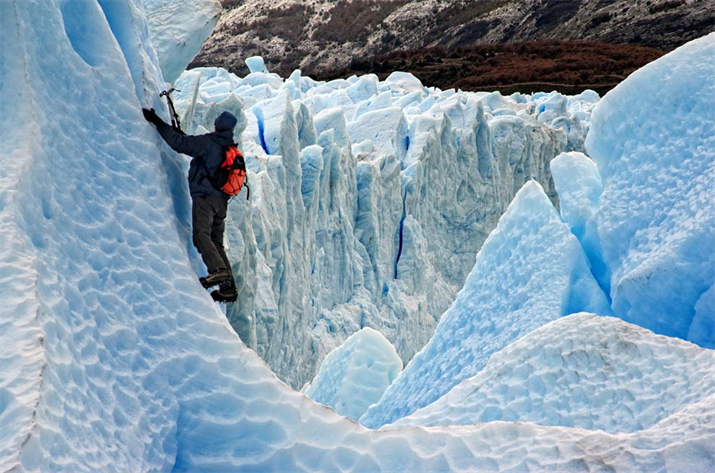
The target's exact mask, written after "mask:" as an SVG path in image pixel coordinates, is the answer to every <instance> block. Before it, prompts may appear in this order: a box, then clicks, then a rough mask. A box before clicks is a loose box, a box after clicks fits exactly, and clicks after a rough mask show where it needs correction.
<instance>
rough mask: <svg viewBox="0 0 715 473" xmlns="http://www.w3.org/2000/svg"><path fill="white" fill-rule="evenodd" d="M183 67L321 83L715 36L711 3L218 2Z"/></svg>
mask: <svg viewBox="0 0 715 473" xmlns="http://www.w3.org/2000/svg"><path fill="white" fill-rule="evenodd" d="M223 1H224V4H225V5H226V6H227V7H228V8H230V9H229V10H228V11H227V12H226V13H225V14H224V16H223V18H222V19H221V20H220V22H219V24H218V26H217V28H216V30H215V31H214V33H213V35H212V36H211V37H210V38H209V39H208V40H207V41H206V43H205V44H204V48H203V50H202V51H201V53H200V54H199V55H198V56H197V57H196V59H195V60H194V62H193V63H192V66H202V65H213V66H217V65H218V66H222V67H224V68H226V69H228V70H230V71H232V72H236V73H238V74H245V73H246V72H247V69H246V68H245V65H244V64H243V59H244V58H246V57H249V56H251V55H261V56H263V57H264V59H265V60H266V64H267V66H268V68H269V69H270V70H272V71H275V72H279V73H281V74H284V75H286V74H290V72H292V71H293V70H294V69H297V68H300V69H302V70H303V71H304V72H306V73H309V74H311V75H313V76H317V77H320V76H321V73H322V72H323V71H326V70H335V69H341V68H345V67H348V66H349V64H350V63H351V61H353V60H365V59H369V58H372V57H376V56H380V55H385V54H389V53H392V52H394V51H406V50H416V49H421V48H425V47H431V46H445V47H448V48H451V47H461V46H472V45H476V44H487V43H515V42H523V41H540V40H589V41H600V42H605V43H614V44H633V45H640V46H648V47H652V48H657V49H661V50H665V51H667V50H671V49H674V48H676V47H678V46H680V45H681V44H684V43H686V42H688V41H690V40H692V39H695V38H697V37H700V36H703V35H705V34H707V33H710V32H712V31H715V0H637V1H633V0H598V1H593V0H519V1H517V0H470V1H467V0H427V1H425V0H379V1H378V0H316V1H314V2H312V3H306V2H304V1H302V0H279V1H276V0H252V1H250V2H249V1H239V0H223Z"/></svg>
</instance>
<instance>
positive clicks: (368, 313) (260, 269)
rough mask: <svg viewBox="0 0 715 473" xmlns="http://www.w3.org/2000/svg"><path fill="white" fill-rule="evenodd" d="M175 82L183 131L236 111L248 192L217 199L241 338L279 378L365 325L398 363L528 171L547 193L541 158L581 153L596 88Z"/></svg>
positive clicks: (300, 375)
mask: <svg viewBox="0 0 715 473" xmlns="http://www.w3.org/2000/svg"><path fill="white" fill-rule="evenodd" d="M248 62H249V64H250V65H251V67H252V70H253V71H254V72H252V73H250V74H249V75H248V76H246V77H243V78H239V77H236V76H235V75H233V74H230V73H228V72H226V71H225V70H223V69H216V68H213V69H212V68H199V69H194V70H191V71H187V72H185V73H184V74H183V75H182V76H181V78H180V79H179V80H178V81H177V83H176V87H177V88H178V89H181V91H182V92H181V93H180V94H178V95H177V107H178V109H179V110H180V113H181V115H182V123H184V124H185V127H186V128H187V131H188V132H190V133H198V132H203V131H206V130H207V129H210V128H211V126H212V123H213V119H214V118H215V117H216V116H217V115H218V113H220V111H222V110H230V111H232V112H233V113H235V114H236V115H237V116H238V117H239V127H238V129H237V131H236V134H235V136H236V140H237V142H239V143H240V145H241V147H242V149H243V151H244V153H245V154H247V156H248V165H249V168H250V171H251V172H249V184H250V186H251V196H252V198H251V201H250V202H245V200H244V199H243V198H241V197H240V196H239V198H236V199H235V200H234V201H233V202H232V203H231V206H230V211H229V213H230V220H229V222H228V233H229V237H228V243H229V247H230V249H229V256H230V258H231V260H232V262H233V265H234V267H233V270H234V273H235V274H236V275H238V279H237V284H238V288H239V300H240V301H241V304H237V305H236V306H233V307H230V308H229V309H228V317H229V320H230V321H231V324H232V325H233V327H234V328H235V329H236V331H237V332H238V334H239V335H240V336H241V339H242V340H244V341H245V342H246V343H247V344H248V345H249V347H251V348H254V349H255V350H256V351H257V352H258V353H259V355H260V356H261V357H262V358H264V359H265V360H266V361H267V362H268V364H269V365H270V366H271V367H272V368H273V369H274V370H275V372H276V373H277V374H278V375H279V377H281V379H284V380H285V381H287V382H288V383H289V384H291V385H292V386H293V387H295V388H298V387H300V386H302V385H303V384H304V383H305V382H307V381H310V379H312V377H313V375H314V374H315V372H316V371H317V368H318V366H319V364H320V362H321V361H322V359H323V358H324V357H325V355H326V354H327V353H329V352H330V351H331V350H333V349H335V348H336V347H337V346H339V345H340V344H341V343H342V342H343V341H344V340H345V339H346V338H347V337H348V336H349V335H350V334H352V333H354V332H356V331H358V330H359V329H361V328H363V327H372V328H375V329H377V330H379V331H380V332H381V333H383V334H384V335H385V336H386V337H387V338H388V340H390V342H391V343H392V344H393V345H394V346H395V348H396V349H397V352H398V353H399V354H400V356H401V357H402V359H403V360H405V361H408V360H410V359H411V358H412V356H413V355H414V353H416V352H417V351H418V350H419V349H420V348H422V346H423V345H424V344H425V343H427V341H428V340H429V337H430V336H431V334H432V333H433V330H434V327H435V326H436V324H437V320H438V319H439V317H440V315H441V314H442V313H443V312H444V311H445V310H446V309H447V308H448V307H449V304H451V302H452V301H453V300H454V297H455V295H456V294H457V292H458V291H459V289H460V288H461V287H462V285H463V284H464V280H465V278H466V276H467V274H468V273H469V272H470V271H471V269H472V266H473V265H474V258H475V256H476V253H477V251H478V250H479V248H480V247H481V245H482V243H483V241H484V240H485V238H486V236H487V235H488V234H489V232H490V231H491V230H492V229H493V228H494V227H495V226H496V223H497V221H498V219H499V217H500V216H501V214H502V213H503V212H504V210H505V209H506V207H507V205H508V204H509V202H510V201H511V199H512V197H513V196H514V194H515V193H516V191H517V190H518V189H519V188H520V187H521V186H522V185H523V184H524V183H525V182H526V181H528V180H529V179H534V180H537V181H538V182H540V183H541V184H542V185H543V186H544V188H545V189H546V192H547V194H548V195H549V197H550V198H551V199H552V201H554V202H555V201H556V194H555V190H554V188H553V183H552V180H551V175H550V170H549V161H550V160H551V159H552V158H553V157H555V156H556V155H557V154H559V153H560V152H561V151H568V150H573V149H577V150H578V149H580V150H583V140H584V137H585V134H586V131H587V130H588V121H589V118H590V111H591V109H592V108H593V106H594V105H595V103H596V102H597V100H598V96H597V95H596V94H595V93H584V94H581V95H580V96H575V97H565V96H563V95H560V94H557V93H551V94H535V95H521V94H515V95H513V96H510V97H503V96H501V95H500V94H498V93H493V94H486V93H478V94H475V93H465V92H461V91H455V90H448V91H440V90H438V89H434V88H427V87H424V86H423V85H422V84H421V83H420V82H419V80H417V79H416V78H415V77H414V76H412V75H410V74H406V73H400V72H397V73H394V74H392V75H391V76H390V77H388V78H387V79H386V80H385V81H378V79H377V77H376V76H374V75H366V76H362V77H350V78H348V79H339V80H334V81H331V82H328V83H321V82H315V81H313V80H311V79H310V78H308V77H303V76H301V74H300V71H295V72H294V73H293V74H292V75H291V76H290V77H289V78H288V79H283V78H280V77H279V76H277V75H275V74H270V73H267V72H265V66H264V65H263V62H262V61H261V60H260V58H249V61H248Z"/></svg>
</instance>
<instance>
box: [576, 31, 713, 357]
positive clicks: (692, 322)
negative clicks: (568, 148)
mask: <svg viewBox="0 0 715 473" xmlns="http://www.w3.org/2000/svg"><path fill="white" fill-rule="evenodd" d="M714 77H715V33H712V34H710V35H708V36H705V37H703V38H700V39H698V40H695V41H691V42H690V43H688V44H687V45H685V46H683V47H681V48H678V49H677V50H676V51H673V52H671V53H669V54H668V55H666V56H665V57H663V58H662V59H660V60H658V61H655V62H653V63H651V64H649V65H647V66H645V67H643V68H642V69H640V70H638V71H636V72H635V73H633V74H632V75H631V76H630V77H629V78H628V80H627V81H625V82H623V83H622V84H620V85H619V86H618V87H616V88H615V89H614V90H613V91H612V92H610V93H609V94H608V97H607V98H604V99H603V100H601V101H600V102H599V103H598V105H596V107H595V110H594V114H593V118H592V124H591V132H590V133H589V134H588V137H587V139H586V148H587V150H588V154H589V156H590V157H591V158H593V160H594V161H595V162H596V164H597V165H598V169H599V171H600V175H601V177H602V180H603V193H602V194H601V197H600V200H599V205H598V209H597V210H596V212H595V214H594V215H593V216H592V217H591V218H590V223H588V224H587V227H589V226H590V227H593V230H592V232H591V234H590V235H588V234H587V236H586V237H587V239H589V241H592V242H596V243H597V244H596V245H595V246H593V245H590V246H592V247H591V248H588V249H587V252H588V253H589V255H590V257H591V259H592V261H593V262H594V266H596V267H602V268H603V270H602V271H600V272H599V282H600V283H601V285H602V286H603V288H604V290H605V291H606V293H607V294H608V295H609V297H610V298H611V300H612V301H613V302H612V307H613V310H614V312H615V313H616V314H618V316H619V317H621V318H623V319H624V320H626V321H628V322H631V323H634V324H636V325H640V326H642V327H646V328H649V329H651V330H653V331H654V332H656V333H660V334H663V335H669V336H672V337H679V338H684V339H689V340H692V341H697V342H698V343H699V344H701V345H702V346H705V347H708V348H715V306H713V305H712V304H707V303H706V302H704V303H699V301H700V300H701V299H703V300H707V298H708V297H710V299H712V296H708V294H712V291H713V285H714V284H715V252H714V251H713V248H715V225H713V222H715V191H714V190H713V182H715V119H714V118H715V112H714V110H715V79H713V78H714Z"/></svg>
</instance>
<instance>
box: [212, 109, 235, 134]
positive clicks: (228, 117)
mask: <svg viewBox="0 0 715 473" xmlns="http://www.w3.org/2000/svg"><path fill="white" fill-rule="evenodd" d="M237 122H238V120H236V117H234V116H233V114H232V113H230V112H223V113H221V115H219V116H218V117H216V120H214V128H215V129H216V131H226V130H229V131H233V129H234V128H235V127H236V123H237Z"/></svg>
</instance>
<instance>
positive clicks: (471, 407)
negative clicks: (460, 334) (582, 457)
mask: <svg viewBox="0 0 715 473" xmlns="http://www.w3.org/2000/svg"><path fill="white" fill-rule="evenodd" d="M713 367H715V351H713V350H707V349H703V348H700V347H698V346H697V345H693V344H691V343H688V342H685V341H682V340H680V339H677V338H669V337H664V336H661V335H655V334H653V333H652V332H650V331H649V330H646V329H643V328H640V327H637V326H635V325H631V324H628V323H626V322H623V321H622V320H620V319H616V318H612V317H601V316H596V315H593V314H577V315H571V316H568V317H563V318H560V319H557V320H555V321H554V322H551V323H549V324H547V325H544V326H543V327H540V328H538V329H537V330H534V331H533V332H531V333H530V334H528V335H527V336H525V337H523V338H522V339H520V340H518V341H517V342H515V343H512V344H511V345H509V346H508V347H507V348H505V349H503V350H501V351H499V352H497V353H496V354H494V356H492V358H491V359H490V360H489V363H487V365H486V366H485V367H484V369H483V370H482V371H481V372H480V373H479V374H478V375H477V376H475V377H473V378H469V379H467V380H465V381H463V382H462V383H460V384H459V385H458V386H457V387H455V388H454V389H453V390H451V391H450V392H449V393H448V394H446V395H445V396H444V397H442V398H441V399H439V400H438V401H437V402H435V403H433V404H431V405H429V406H427V407H425V408H423V409H420V410H418V411H416V412H415V413H413V414H412V415H411V416H409V417H406V418H403V419H400V420H399V421H397V422H395V423H394V424H392V425H391V426H390V428H393V427H406V426H418V425H419V426H435V425H470V424H477V423H480V422H491V421H495V420H503V421H518V422H533V423H535V424H539V425H561V426H565V427H577V428H582V429H590V430H602V431H605V432H609V433H614V434H615V433H619V432H637V431H640V430H644V429H648V428H650V427H652V426H654V425H656V424H657V423H658V422H660V421H662V420H664V419H666V418H668V417H669V416H671V415H674V414H676V413H677V412H680V411H681V410H683V409H684V408H686V407H687V406H689V405H691V404H697V403H698V402H703V401H707V400H708V399H710V400H713V399H715V371H713Z"/></svg>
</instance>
